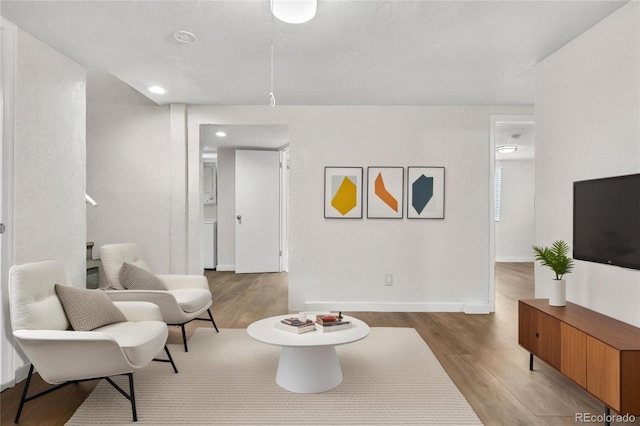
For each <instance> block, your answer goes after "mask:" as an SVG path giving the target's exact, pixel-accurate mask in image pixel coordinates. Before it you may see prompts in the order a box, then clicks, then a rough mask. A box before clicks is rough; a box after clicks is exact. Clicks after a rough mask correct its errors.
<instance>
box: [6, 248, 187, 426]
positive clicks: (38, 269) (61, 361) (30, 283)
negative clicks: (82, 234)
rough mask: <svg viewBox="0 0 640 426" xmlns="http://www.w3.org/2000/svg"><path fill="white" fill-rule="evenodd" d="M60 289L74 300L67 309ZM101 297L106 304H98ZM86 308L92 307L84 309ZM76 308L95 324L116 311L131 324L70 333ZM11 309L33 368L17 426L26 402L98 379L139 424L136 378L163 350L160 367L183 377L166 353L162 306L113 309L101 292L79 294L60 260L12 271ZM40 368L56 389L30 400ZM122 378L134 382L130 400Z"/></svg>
mask: <svg viewBox="0 0 640 426" xmlns="http://www.w3.org/2000/svg"><path fill="white" fill-rule="evenodd" d="M56 284H59V285H61V286H63V289H66V290H64V291H66V294H67V295H71V297H70V298H69V297H67V299H66V300H63V302H64V305H63V303H62V302H61V299H60V297H59V296H58V292H60V291H61V290H62V289H60V288H58V292H57V291H56ZM83 292H89V293H83ZM94 292H98V293H94ZM86 296H89V297H90V298H91V302H88V301H87V300H86ZM96 296H98V299H97V300H100V301H101V304H96V303H95V302H96V299H95V297H96ZM83 298H84V299H85V300H83ZM83 303H85V304H88V303H91V305H90V306H86V305H85V306H82V304H83ZM73 304H76V305H78V306H80V310H79V312H80V316H81V317H82V318H83V319H84V318H86V319H87V321H88V322H90V323H96V321H97V322H98V323H99V322H100V321H101V319H100V318H96V317H98V316H100V310H99V308H100V307H105V308H106V310H107V311H108V310H111V311H110V312H111V313H115V314H117V315H116V317H120V318H122V319H124V320H125V321H123V322H111V323H108V321H106V320H105V321H103V322H104V323H105V324H106V325H103V326H99V327H98V328H95V329H93V330H91V331H75V330H73V329H71V328H70V321H69V319H68V318H71V317H69V315H70V311H71V305H73ZM97 305H100V306H97ZM113 305H115V308H114V306H113ZM9 308H10V314H11V325H12V329H13V335H14V337H15V339H16V341H17V343H18V345H19V346H20V348H22V350H23V352H24V353H25V355H26V356H27V358H28V359H29V361H30V362H31V366H30V369H29V375H28V377H27V380H26V382H25V386H24V390H23V392H22V398H21V400H20V405H19V407H18V412H17V413H16V417H15V422H16V423H18V421H19V419H20V415H21V413H22V409H23V407H24V404H25V402H28V401H30V400H33V399H35V398H37V397H39V396H42V395H44V394H48V393H49V392H52V391H54V390H56V389H59V388H61V387H63V386H66V385H68V384H70V383H77V382H81V381H87V380H95V379H106V380H107V381H108V382H109V383H110V384H111V385H113V386H114V387H115V388H116V389H117V390H118V391H119V392H120V393H121V394H122V395H124V396H125V397H126V398H127V399H128V400H129V401H130V402H131V410H132V415H133V420H134V421H137V413H136V403H135V394H134V388H133V373H134V372H135V371H136V370H138V369H140V368H142V367H144V366H146V365H147V364H148V363H149V362H151V361H152V360H154V358H155V357H156V356H157V355H158V353H159V352H161V351H162V350H163V348H164V350H165V352H166V354H167V356H168V359H166V360H164V359H161V360H158V361H167V362H170V363H171V365H172V366H173V369H174V371H175V372H176V373H177V372H178V370H177V369H176V367H175V364H174V363H173V359H172V358H171V354H170V352H169V350H168V348H167V347H166V340H167V336H168V331H167V326H166V324H165V323H164V322H163V321H162V317H161V315H160V310H159V309H158V307H157V306H155V305H153V304H151V303H143V302H127V303H122V302H120V303H112V302H111V301H110V300H109V299H108V298H106V297H105V296H104V295H103V294H102V293H101V291H100V290H86V289H75V288H74V287H73V286H72V285H71V283H70V282H69V280H68V279H67V277H66V274H65V271H64V268H63V266H62V265H61V264H60V263H59V262H57V261H55V260H43V261H40V262H35V263H28V264H23V265H14V266H13V267H12V268H11V270H10V271H9ZM116 308H117V309H116ZM87 313H89V314H87ZM94 313H95V314H94ZM76 318H77V317H76ZM76 318H74V320H75V319H76ZM76 324H77V323H76ZM78 328H79V329H83V328H81V327H78ZM34 367H35V369H37V371H38V373H39V374H40V376H41V377H42V379H43V380H44V381H46V382H47V383H50V384H52V385H55V386H54V387H52V388H49V389H47V390H45V391H43V392H40V393H38V394H36V395H32V396H29V397H27V393H28V389H29V384H30V382H31V376H32V374H33V372H34ZM117 375H126V376H128V378H129V393H128V394H127V393H126V392H125V391H124V390H122V389H121V388H120V387H119V386H118V385H117V384H116V383H115V382H113V380H111V378H110V377H111V376H117Z"/></svg>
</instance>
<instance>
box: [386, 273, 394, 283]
mask: <svg viewBox="0 0 640 426" xmlns="http://www.w3.org/2000/svg"><path fill="white" fill-rule="evenodd" d="M384 285H393V274H384Z"/></svg>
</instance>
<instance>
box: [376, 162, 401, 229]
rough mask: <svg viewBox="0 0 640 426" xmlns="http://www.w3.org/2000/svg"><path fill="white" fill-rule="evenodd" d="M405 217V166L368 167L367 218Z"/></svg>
mask: <svg viewBox="0 0 640 426" xmlns="http://www.w3.org/2000/svg"><path fill="white" fill-rule="evenodd" d="M403 217H404V167H391V166H382V167H367V218H370V219H402V218H403Z"/></svg>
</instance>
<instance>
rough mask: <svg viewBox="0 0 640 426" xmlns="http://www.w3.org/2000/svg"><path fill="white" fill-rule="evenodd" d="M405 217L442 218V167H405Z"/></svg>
mask: <svg viewBox="0 0 640 426" xmlns="http://www.w3.org/2000/svg"><path fill="white" fill-rule="evenodd" d="M407 218H409V219H444V167H408V168H407Z"/></svg>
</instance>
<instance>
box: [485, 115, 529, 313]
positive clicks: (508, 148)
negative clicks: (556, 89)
mask: <svg viewBox="0 0 640 426" xmlns="http://www.w3.org/2000/svg"><path fill="white" fill-rule="evenodd" d="M500 148H504V149H500ZM490 161H491V167H490V170H491V185H490V188H491V189H492V190H491V191H490V192H491V203H490V206H491V209H492V211H491V212H490V219H489V220H490V235H491V250H490V253H491V254H490V271H491V274H492V276H491V277H490V280H489V282H490V283H491V286H492V288H491V289H490V299H491V300H490V303H491V305H492V306H493V309H494V310H495V263H496V262H505V263H507V262H509V263H510V262H515V263H517V262H532V261H533V254H532V252H531V246H532V245H533V244H534V228H533V226H534V217H533V211H534V209H533V202H534V182H535V167H534V165H535V163H534V162H535V117H534V116H533V115H498V116H492V117H491V160H490Z"/></svg>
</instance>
